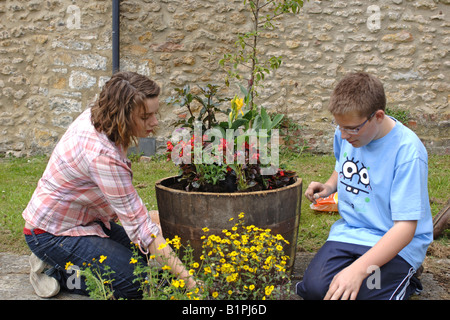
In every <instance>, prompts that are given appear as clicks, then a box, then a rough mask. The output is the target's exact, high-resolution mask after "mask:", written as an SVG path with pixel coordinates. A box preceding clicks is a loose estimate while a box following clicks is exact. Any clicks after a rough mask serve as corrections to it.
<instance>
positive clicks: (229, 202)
mask: <svg viewBox="0 0 450 320" xmlns="http://www.w3.org/2000/svg"><path fill="white" fill-rule="evenodd" d="M176 180H177V177H169V178H164V179H161V180H159V181H157V182H156V198H157V203H158V211H159V218H160V221H161V227H162V230H163V233H164V237H165V238H170V239H172V238H173V237H174V236H176V235H177V236H179V237H180V238H181V240H182V242H183V243H184V244H186V243H187V241H189V243H190V245H191V246H192V247H193V248H194V253H195V256H196V258H197V259H198V257H199V256H200V255H201V252H202V242H203V240H201V237H202V236H203V235H205V233H204V232H203V231H202V228H205V227H207V228H209V230H210V233H209V234H216V235H220V234H221V233H222V230H223V229H228V230H229V229H230V228H231V227H232V226H233V225H234V223H233V222H230V221H229V220H230V218H235V219H237V217H238V215H239V214H240V213H241V212H244V213H245V223H246V225H252V224H253V225H255V226H257V227H260V228H265V229H271V230H272V233H273V234H281V235H282V236H283V237H284V238H285V239H286V240H287V241H289V245H285V247H284V252H285V254H286V255H289V256H290V260H289V264H288V268H289V269H292V266H293V265H294V260H295V254H296V249H297V236H298V228H299V223H300V211H301V199H302V196H301V195H302V180H301V179H300V178H297V179H296V181H295V182H294V183H293V184H291V185H288V186H286V187H283V188H279V189H274V190H265V191H254V192H234V193H211V192H186V191H181V190H177V189H173V188H171V187H170V186H171V185H173V184H174V183H175V182H176Z"/></svg>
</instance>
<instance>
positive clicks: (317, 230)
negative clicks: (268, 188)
mask: <svg viewBox="0 0 450 320" xmlns="http://www.w3.org/2000/svg"><path fill="white" fill-rule="evenodd" d="M280 160H281V161H280V162H281V163H285V164H286V167H287V168H290V169H292V170H295V171H297V173H298V175H299V176H300V177H301V178H302V180H303V193H304V191H305V190H306V188H307V187H308V185H309V183H310V182H311V181H320V182H325V181H326V180H327V179H328V177H329V176H330V174H331V172H332V171H333V168H334V162H335V159H334V157H333V156H332V155H311V154H308V153H303V154H302V155H301V156H296V155H293V154H287V155H284V156H283V159H280ZM47 161H48V157H32V158H18V159H0V252H6V251H8V252H16V253H27V252H29V250H28V247H27V245H26V243H25V241H24V238H23V235H22V229H23V224H24V221H23V218H22V212H23V210H24V209H25V207H26V206H27V204H28V201H29V200H30V198H31V196H32V194H33V192H34V189H35V188H36V186H37V182H38V180H39V178H40V177H41V176H42V173H43V172H44V170H45V167H46V165H47ZM177 173H178V169H177V167H175V165H173V163H172V162H167V161H165V159H163V158H161V157H159V158H158V159H155V160H152V161H151V162H142V163H136V162H135V163H133V174H134V178H133V183H134V185H135V187H136V190H137V192H138V193H139V195H140V196H141V198H142V200H143V201H144V203H145V205H146V206H147V208H148V209H149V210H156V209H157V204H156V197H155V187H154V186H155V182H156V181H157V180H159V179H161V178H164V177H168V176H171V175H176V174H177ZM449 179H450V156H448V155H447V156H435V155H431V156H430V159H429V183H428V188H429V195H430V202H431V209H432V214H433V216H435V215H436V214H437V213H438V212H439V210H441V208H442V207H443V206H444V204H445V203H446V202H447V200H448V199H449V197H450V191H449ZM309 205H310V202H309V201H308V200H306V198H305V197H304V196H303V198H302V215H301V219H300V232H299V240H298V244H299V250H302V251H311V252H314V251H316V250H318V249H319V248H320V247H321V246H322V245H323V243H324V242H325V241H326V239H327V236H328V232H329V230H330V227H331V225H332V224H333V223H334V222H335V221H336V220H338V219H339V215H338V214H329V213H318V212H315V211H313V210H311V209H310V208H309ZM448 242H449V241H448V232H447V233H446V235H445V236H444V237H442V238H440V240H438V244H439V245H443V246H448Z"/></svg>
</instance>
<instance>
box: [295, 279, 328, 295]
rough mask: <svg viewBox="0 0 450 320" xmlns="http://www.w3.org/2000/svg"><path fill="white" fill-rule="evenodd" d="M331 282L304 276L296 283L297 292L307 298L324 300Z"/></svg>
mask: <svg viewBox="0 0 450 320" xmlns="http://www.w3.org/2000/svg"><path fill="white" fill-rule="evenodd" d="M328 286H329V283H325V282H324V281H321V279H319V278H314V279H311V278H306V277H305V278H303V281H301V282H298V283H297V285H296V293H297V294H298V295H299V296H300V297H302V298H303V299H305V300H322V299H323V298H324V297H325V294H326V293H327V291H328Z"/></svg>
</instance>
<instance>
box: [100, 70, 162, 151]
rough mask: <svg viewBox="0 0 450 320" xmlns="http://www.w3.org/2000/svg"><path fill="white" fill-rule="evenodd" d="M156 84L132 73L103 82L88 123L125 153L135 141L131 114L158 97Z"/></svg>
mask: <svg viewBox="0 0 450 320" xmlns="http://www.w3.org/2000/svg"><path fill="white" fill-rule="evenodd" d="M159 93H160V88H159V86H158V85H157V84H156V82H154V81H152V80H150V79H149V78H147V77H146V76H143V75H140V74H138V73H135V72H118V73H115V74H114V75H113V76H112V77H111V79H109V80H108V82H106V84H105V86H104V87H103V89H102V91H101V92H100V96H99V98H98V99H97V101H96V102H95V104H94V105H93V106H92V109H91V121H92V124H93V125H94V127H95V129H96V130H97V131H98V132H103V133H104V134H106V136H107V137H108V138H109V139H110V140H111V141H112V142H114V143H115V144H116V145H117V146H119V145H120V146H122V147H124V149H127V148H128V147H129V145H130V144H131V142H132V140H133V139H134V135H135V134H134V125H133V124H134V122H133V118H132V117H133V111H134V110H135V109H136V108H142V109H143V110H145V100H146V99H148V98H155V97H157V96H158V95H159Z"/></svg>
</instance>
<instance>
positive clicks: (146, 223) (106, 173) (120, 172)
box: [90, 155, 159, 251]
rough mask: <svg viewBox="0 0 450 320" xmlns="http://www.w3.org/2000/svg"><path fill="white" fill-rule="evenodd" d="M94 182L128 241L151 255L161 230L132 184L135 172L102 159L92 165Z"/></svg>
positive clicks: (97, 158)
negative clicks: (120, 224) (149, 248)
mask: <svg viewBox="0 0 450 320" xmlns="http://www.w3.org/2000/svg"><path fill="white" fill-rule="evenodd" d="M90 174H91V177H92V180H93V181H94V182H95V183H96V184H97V185H98V187H99V189H100V190H101V192H102V193H103V195H104V196H105V199H106V202H107V203H108V204H109V205H110V206H111V208H112V210H113V211H114V212H115V214H116V215H117V217H118V218H119V220H120V222H121V223H122V226H123V227H124V229H125V231H126V233H127V235H128V237H129V238H130V240H131V241H132V242H134V243H137V244H139V246H140V247H141V250H143V251H147V249H148V247H149V246H150V244H151V243H152V241H153V239H154V237H152V235H154V236H156V235H158V233H159V227H158V225H157V224H155V223H153V222H152V220H151V218H150V215H149V214H148V210H147V208H146V207H145V205H144V203H143V201H142V199H141V198H140V197H139V195H138V193H137V192H136V189H135V188H134V186H133V184H132V172H131V169H130V168H129V167H128V166H127V164H126V163H124V162H123V161H121V160H118V159H115V158H112V157H109V156H107V155H100V156H98V157H96V158H95V159H94V160H93V161H92V162H91V165H90Z"/></svg>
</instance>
